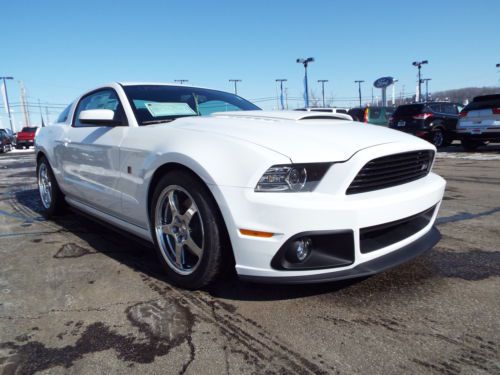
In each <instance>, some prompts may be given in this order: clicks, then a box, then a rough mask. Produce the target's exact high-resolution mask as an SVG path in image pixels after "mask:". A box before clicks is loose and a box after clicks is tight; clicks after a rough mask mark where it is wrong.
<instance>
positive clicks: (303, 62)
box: [297, 57, 314, 66]
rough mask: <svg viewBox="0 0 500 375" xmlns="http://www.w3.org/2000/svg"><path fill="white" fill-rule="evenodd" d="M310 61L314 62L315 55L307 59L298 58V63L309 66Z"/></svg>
mask: <svg viewBox="0 0 500 375" xmlns="http://www.w3.org/2000/svg"><path fill="white" fill-rule="evenodd" d="M310 62H314V57H308V58H307V59H297V63H299V64H303V65H304V66H307V64H309V63H310Z"/></svg>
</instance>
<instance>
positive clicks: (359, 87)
mask: <svg viewBox="0 0 500 375" xmlns="http://www.w3.org/2000/svg"><path fill="white" fill-rule="evenodd" d="M363 82H364V81H362V80H360V81H354V83H357V84H358V94H359V106H360V107H361V84H362V83H363Z"/></svg>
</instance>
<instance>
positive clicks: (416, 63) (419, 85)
mask: <svg viewBox="0 0 500 375" xmlns="http://www.w3.org/2000/svg"><path fill="white" fill-rule="evenodd" d="M428 63H429V61H427V60H422V61H414V62H412V65H413V66H416V67H417V68H418V90H417V96H418V98H417V102H421V101H422V75H421V72H420V69H421V68H422V65H424V64H428Z"/></svg>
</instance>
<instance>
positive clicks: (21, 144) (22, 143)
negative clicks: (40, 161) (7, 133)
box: [16, 140, 35, 146]
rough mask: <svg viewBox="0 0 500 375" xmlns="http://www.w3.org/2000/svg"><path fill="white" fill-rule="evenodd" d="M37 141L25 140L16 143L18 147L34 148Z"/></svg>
mask: <svg viewBox="0 0 500 375" xmlns="http://www.w3.org/2000/svg"><path fill="white" fill-rule="evenodd" d="M34 145H35V141H24V140H21V141H20V140H18V141H17V143H16V146H34Z"/></svg>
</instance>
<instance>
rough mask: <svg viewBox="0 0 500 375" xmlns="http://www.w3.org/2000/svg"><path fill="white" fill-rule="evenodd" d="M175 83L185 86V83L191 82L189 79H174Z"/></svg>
mask: <svg viewBox="0 0 500 375" xmlns="http://www.w3.org/2000/svg"><path fill="white" fill-rule="evenodd" d="M174 82H178V83H180V84H181V85H183V84H184V83H185V82H189V79H174Z"/></svg>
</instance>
